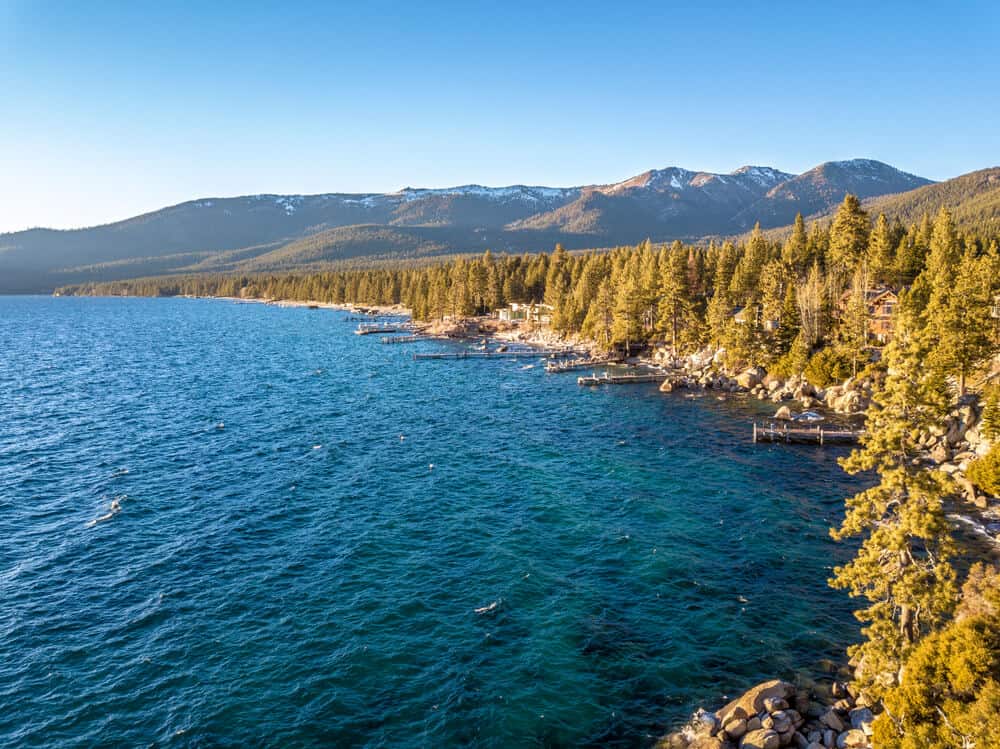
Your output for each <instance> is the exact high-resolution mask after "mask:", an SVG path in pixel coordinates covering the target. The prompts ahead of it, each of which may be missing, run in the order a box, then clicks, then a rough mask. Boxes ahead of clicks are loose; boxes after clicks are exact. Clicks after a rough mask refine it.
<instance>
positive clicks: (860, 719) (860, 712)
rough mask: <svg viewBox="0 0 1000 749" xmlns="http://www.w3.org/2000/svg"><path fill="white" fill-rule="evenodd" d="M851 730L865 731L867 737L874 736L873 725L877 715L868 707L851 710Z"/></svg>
mask: <svg viewBox="0 0 1000 749" xmlns="http://www.w3.org/2000/svg"><path fill="white" fill-rule="evenodd" d="M849 717H850V719H851V728H857V729H858V730H860V731H863V732H864V733H865V735H866V736H871V735H872V723H874V722H875V713H873V712H872V711H871V710H870V709H869V708H867V707H856V708H854V709H853V710H851V712H850V715H849Z"/></svg>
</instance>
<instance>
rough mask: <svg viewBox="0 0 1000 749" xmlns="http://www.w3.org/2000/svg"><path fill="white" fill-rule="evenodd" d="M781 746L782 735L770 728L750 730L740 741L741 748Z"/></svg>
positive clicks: (775, 747)
mask: <svg viewBox="0 0 1000 749" xmlns="http://www.w3.org/2000/svg"><path fill="white" fill-rule="evenodd" d="M780 746H781V736H779V735H778V732H777V731H772V730H770V729H768V728H761V729H758V730H756V731H749V732H748V733H747V734H746V735H745V736H744V737H743V740H742V741H740V749H779V747H780Z"/></svg>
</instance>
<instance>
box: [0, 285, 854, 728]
mask: <svg viewBox="0 0 1000 749" xmlns="http://www.w3.org/2000/svg"><path fill="white" fill-rule="evenodd" d="M343 318H344V315H343V313H340V312H333V311H328V310H320V311H315V310H306V309H279V308H274V307H265V306H263V305H252V304H247V305H238V304H232V303H227V302H221V301H201V300H183V299H168V300H159V299H76V298H60V299H50V298H41V297H34V298H33V297H7V298H3V297H0V419H2V421H0V539H2V543H0V705H2V706H3V709H0V745H2V746H25V747H33V746H46V747H51V746H71V747H89V746H97V745H121V746H160V747H188V746H204V747H216V746H283V747H285V746H287V747H295V746H307V747H308V746H331V745H336V746H373V747H374V746H393V747H440V746H457V745H467V744H474V745H477V746H484V747H506V746H533V745H542V746H566V745H581V744H592V745H597V744H600V745H608V744H612V745H619V746H633V745H638V746H642V745H648V744H650V743H651V742H652V740H653V739H654V738H655V737H656V736H657V735H659V734H660V733H662V732H664V731H665V730H667V729H668V728H670V727H671V726H672V725H674V724H676V723H677V722H678V721H680V720H683V719H684V718H685V717H686V716H687V715H688V713H689V711H690V710H691V708H692V707H693V706H695V705H696V704H702V703H706V702H709V703H710V702H712V701H714V700H718V699H720V698H721V696H722V695H723V694H727V693H732V692H735V691H736V690H739V689H740V688H742V687H746V686H748V685H749V684H750V683H751V682H753V681H754V680H755V679H761V678H770V677H772V676H776V675H777V676H789V675H791V674H792V673H793V672H794V671H795V670H797V669H800V668H808V667H809V666H810V665H812V664H813V663H814V662H815V661H816V660H817V659H818V658H820V657H823V656H837V655H839V653H840V652H841V648H842V646H843V644H844V643H846V642H847V641H848V640H849V639H850V638H851V637H852V636H853V634H854V629H855V625H854V624H853V622H852V620H851V617H850V615H849V610H850V603H849V601H848V600H847V599H846V598H844V597H842V596H841V595H840V594H835V593H833V592H831V591H829V590H828V589H826V587H825V585H824V581H825V579H826V578H827V577H828V576H829V571H830V567H831V566H832V565H833V564H834V563H835V562H836V561H837V560H840V559H843V558H844V557H845V555H846V554H847V553H848V550H847V549H844V548H841V547H839V546H837V545H835V544H833V543H832V542H831V541H829V540H828V538H827V534H826V529H827V528H828V527H829V526H830V525H831V524H833V523H835V522H836V521H837V519H838V518H839V516H840V512H841V507H842V504H841V503H842V500H843V498H844V497H845V496H846V495H847V494H849V493H851V492H852V491H853V490H855V489H856V488H857V486H858V480H857V479H851V478H849V477H847V476H846V475H844V474H843V473H842V472H841V471H840V469H839V468H838V466H837V464H836V457H837V455H838V454H840V453H838V452H837V451H835V450H832V449H829V448H828V449H816V448H794V447H782V446H775V447H765V446H754V445H752V444H751V443H750V440H749V428H750V427H749V423H750V418H751V413H752V406H751V405H750V404H746V403H741V402H736V401H731V402H730V401H727V402H719V401H717V400H715V399H714V398H712V397H706V398H702V399H697V400H695V399H688V398H685V397H684V396H683V395H681V394H672V395H663V394H660V393H658V392H657V391H656V389H655V386H630V387H615V388H605V389H596V390H585V389H581V388H579V387H578V386H577V385H576V383H575V377H573V376H571V375H561V376H560V375H555V376H554V375H546V374H545V373H544V371H543V368H542V366H541V364H536V365H535V366H534V367H533V368H530V369H529V368H525V367H526V366H527V364H526V362H525V361H524V360H518V361H508V360H503V361H474V360H467V361H440V362H439V361H423V362H414V361H413V360H412V357H411V354H412V353H413V352H414V351H415V350H420V348H423V349H425V350H427V349H431V348H435V347H437V348H440V346H441V344H419V345H418V347H414V346H382V345H379V343H378V341H377V340H375V338H376V337H373V336H372V337H360V336H355V335H352V334H351V330H352V329H353V324H351V323H348V322H345V321H344V320H343ZM529 363H530V362H529ZM223 424H224V426H222V425H223ZM400 435H403V436H404V437H405V439H402V440H401V439H400ZM432 464H433V468H431V465H432ZM115 500H117V504H118V506H119V507H120V511H118V512H117V513H114V512H113V510H112V509H111V506H112V503H113V502H114V501H115ZM108 515H110V517H105V516H108ZM102 517H105V519H103V520H100V521H99V522H95V521H98V520H99V519H100V518H102ZM490 607H492V608H490ZM484 608H489V609H490V610H488V611H480V612H479V613H477V609H480V610H482V609H484Z"/></svg>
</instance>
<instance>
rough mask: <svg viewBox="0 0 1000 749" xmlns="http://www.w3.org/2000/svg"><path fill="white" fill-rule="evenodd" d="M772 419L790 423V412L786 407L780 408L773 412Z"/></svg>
mask: <svg viewBox="0 0 1000 749" xmlns="http://www.w3.org/2000/svg"><path fill="white" fill-rule="evenodd" d="M774 418H776V419H781V420H782V421H790V420H791V418H792V410H791V409H790V408H789V407H788V406H782V407H781V408H779V409H778V410H777V411H776V412H775V414H774Z"/></svg>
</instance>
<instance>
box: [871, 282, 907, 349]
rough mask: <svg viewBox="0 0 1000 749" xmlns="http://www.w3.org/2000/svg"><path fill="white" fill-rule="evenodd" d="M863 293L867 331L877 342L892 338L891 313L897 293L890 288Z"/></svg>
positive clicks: (894, 306)
mask: <svg viewBox="0 0 1000 749" xmlns="http://www.w3.org/2000/svg"><path fill="white" fill-rule="evenodd" d="M872 291H876V290H871V291H869V292H866V293H865V300H866V301H867V302H868V314H869V315H870V318H869V320H868V332H869V333H870V334H871V335H872V336H873V337H874V338H875V340H876V341H878V342H879V343H885V342H886V341H888V340H889V339H890V338H892V313H893V312H894V311H895V309H896V305H897V304H899V295H898V294H897V293H896V292H895V291H893V290H892V289H890V288H883V289H881V290H877V292H876V293H872Z"/></svg>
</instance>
